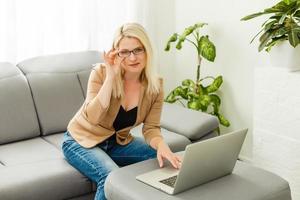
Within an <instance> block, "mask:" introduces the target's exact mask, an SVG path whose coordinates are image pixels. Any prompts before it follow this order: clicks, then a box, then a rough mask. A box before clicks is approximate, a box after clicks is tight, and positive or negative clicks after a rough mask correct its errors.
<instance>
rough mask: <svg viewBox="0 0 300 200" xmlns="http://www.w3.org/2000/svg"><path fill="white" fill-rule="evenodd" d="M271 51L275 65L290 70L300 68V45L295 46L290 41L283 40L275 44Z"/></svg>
mask: <svg viewBox="0 0 300 200" xmlns="http://www.w3.org/2000/svg"><path fill="white" fill-rule="evenodd" d="M269 53H270V61H271V64H272V66H273V67H281V68H285V69H286V70H287V71H289V72H293V71H298V70H300V45H297V46H296V48H294V47H292V46H291V45H290V43H289V41H282V42H279V43H277V44H276V45H275V46H273V47H272V49H271V51H270V52H269Z"/></svg>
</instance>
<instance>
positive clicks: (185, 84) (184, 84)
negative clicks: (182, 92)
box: [181, 79, 195, 87]
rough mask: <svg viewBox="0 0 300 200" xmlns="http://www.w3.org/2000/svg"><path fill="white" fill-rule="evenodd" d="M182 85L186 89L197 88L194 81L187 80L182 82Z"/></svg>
mask: <svg viewBox="0 0 300 200" xmlns="http://www.w3.org/2000/svg"><path fill="white" fill-rule="evenodd" d="M181 84H182V85H183V86H185V87H194V86H195V83H194V81H193V80H191V79H185V80H183V81H182V82H181Z"/></svg>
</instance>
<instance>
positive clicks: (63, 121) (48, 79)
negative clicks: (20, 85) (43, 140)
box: [27, 73, 84, 135]
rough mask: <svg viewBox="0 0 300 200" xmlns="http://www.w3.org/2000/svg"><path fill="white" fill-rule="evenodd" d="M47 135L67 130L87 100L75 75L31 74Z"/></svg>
mask: <svg viewBox="0 0 300 200" xmlns="http://www.w3.org/2000/svg"><path fill="white" fill-rule="evenodd" d="M27 79H28V82H29V85H30V87H31V90H32V95H33V99H34V102H35V106H36V110H37V114H38V117H39V121H40V126H41V131H42V134H43V135H48V134H51V133H57V132H61V131H64V130H66V127H67V125H68V123H69V121H70V119H71V118H72V117H73V116H74V115H75V113H76V112H77V110H78V109H79V108H80V106H81V105H82V103H83V101H84V97H83V94H82V89H81V86H80V84H79V81H78V78H77V75H76V74H74V73H32V74H28V75H27Z"/></svg>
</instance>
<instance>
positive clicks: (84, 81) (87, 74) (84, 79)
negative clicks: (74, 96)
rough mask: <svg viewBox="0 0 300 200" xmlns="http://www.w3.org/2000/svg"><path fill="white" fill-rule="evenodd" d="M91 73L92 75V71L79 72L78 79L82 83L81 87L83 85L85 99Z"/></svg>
mask: <svg viewBox="0 0 300 200" xmlns="http://www.w3.org/2000/svg"><path fill="white" fill-rule="evenodd" d="M90 73H91V70H90V69H89V70H84V71H81V72H78V78H79V81H80V85H81V88H82V91H83V95H84V97H86V91H87V84H88V80H89V77H90Z"/></svg>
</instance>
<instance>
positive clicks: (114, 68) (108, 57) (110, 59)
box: [103, 49, 124, 79]
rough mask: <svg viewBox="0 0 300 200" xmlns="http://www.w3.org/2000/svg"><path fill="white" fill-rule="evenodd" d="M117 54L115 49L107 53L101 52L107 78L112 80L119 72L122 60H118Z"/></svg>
mask: <svg viewBox="0 0 300 200" xmlns="http://www.w3.org/2000/svg"><path fill="white" fill-rule="evenodd" d="M117 53H118V51H117V50H116V49H111V50H109V51H108V52H107V53H106V52H105V51H104V52H103V59H104V62H105V67H106V77H107V78H111V79H114V77H115V76H116V75H117V74H118V73H119V72H120V69H121V63H122V62H123V60H124V58H120V57H119V56H118V55H117Z"/></svg>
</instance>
